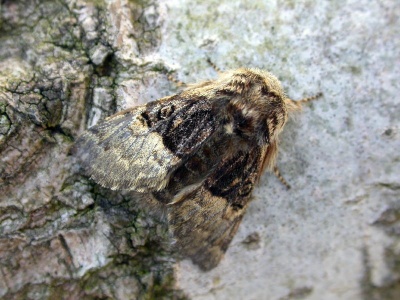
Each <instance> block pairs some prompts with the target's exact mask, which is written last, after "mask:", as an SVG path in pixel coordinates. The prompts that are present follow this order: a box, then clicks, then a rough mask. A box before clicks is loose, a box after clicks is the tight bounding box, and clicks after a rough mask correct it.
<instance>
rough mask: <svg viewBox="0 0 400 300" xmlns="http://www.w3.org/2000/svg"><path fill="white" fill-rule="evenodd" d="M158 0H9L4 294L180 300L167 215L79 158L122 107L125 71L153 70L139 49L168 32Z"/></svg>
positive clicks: (1, 234) (2, 165)
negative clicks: (155, 213)
mask: <svg viewBox="0 0 400 300" xmlns="http://www.w3.org/2000/svg"><path fill="white" fill-rule="evenodd" d="M155 5H156V4H154V3H151V2H147V1H144V2H128V1H112V2H107V1H63V0H60V1H17V2H15V1H3V2H2V11H1V28H0V35H1V42H0V58H1V59H0V61H1V63H0V151H1V158H0V174H1V179H0V180H1V181H0V189H1V195H0V224H1V227H0V262H1V265H0V270H1V272H0V297H3V298H4V299H45V298H47V299H55V298H57V299H95V298H96V299H98V298H104V299H105V298H107V299H160V298H165V299H170V298H176V299H180V298H182V297H183V296H182V294H181V293H180V292H179V291H178V290H175V289H174V274H173V264H172V260H171V259H170V258H169V256H168V255H167V254H166V250H165V242H164V241H163V239H164V238H165V237H166V236H167V228H166V226H165V224H164V223H163V221H162V220H160V219H158V220H157V218H153V217H152V216H151V214H149V213H144V212H143V209H141V208H139V205H137V204H138V203H137V199H136V198H137V197H135V195H133V194H129V193H125V194H123V193H118V192H110V191H108V190H105V189H102V188H100V187H99V186H97V185H96V184H94V183H93V182H91V181H89V180H88V179H87V178H86V177H84V176H82V175H81V173H80V170H79V164H78V162H77V161H76V158H75V157H74V156H72V155H71V154H70V148H71V146H72V145H73V144H74V140H75V139H76V138H77V137H78V136H79V134H80V133H81V132H82V131H83V130H84V129H85V128H87V127H88V126H90V125H92V124H94V123H95V122H97V121H98V120H99V119H101V118H104V117H105V116H107V115H110V114H112V113H114V112H115V111H116V109H117V106H119V105H121V103H120V100H117V98H118V95H117V89H118V87H119V81H121V78H130V80H131V82H133V83H136V84H138V85H140V84H142V83H140V82H141V80H142V79H143V78H145V77H146V76H149V75H146V76H144V75H143V74H144V73H146V74H150V76H153V75H152V74H153V73H154V72H153V71H152V70H151V69H152V68H154V66H148V65H146V64H145V63H144V62H143V61H142V60H141V59H140V57H141V56H143V55H144V53H147V52H148V51H151V50H152V49H153V48H154V47H155V46H157V43H158V40H159V30H158V26H159V24H158V23H157V19H152V17H153V15H152V12H153V11H154V9H155ZM161 71H162V70H161ZM142 85H143V84H142Z"/></svg>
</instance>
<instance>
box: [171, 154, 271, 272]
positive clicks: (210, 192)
mask: <svg viewBox="0 0 400 300" xmlns="http://www.w3.org/2000/svg"><path fill="white" fill-rule="evenodd" d="M265 150H266V149H265V148H261V147H255V148H253V149H251V150H250V151H249V152H248V153H243V152H239V153H237V154H236V155H235V156H234V157H232V158H229V159H225V160H222V161H221V162H220V163H219V165H218V166H217V168H216V169H215V170H214V171H213V172H212V173H211V174H210V175H209V176H208V177H207V178H206V179H205V180H204V181H203V182H202V183H200V184H198V185H197V186H196V185H194V186H189V187H187V188H186V189H184V190H183V191H182V192H181V193H179V194H178V195H177V196H176V197H175V198H174V199H173V201H172V203H170V204H169V205H168V221H169V225H170V230H171V232H172V235H173V237H174V239H175V242H174V250H176V251H178V252H179V253H180V254H181V255H183V256H184V257H189V258H191V259H192V261H193V262H194V263H196V264H197V265H199V266H200V268H201V269H203V270H210V269H212V268H214V267H216V266H217V264H218V263H219V261H220V260H221V258H222V256H223V254H224V253H225V251H226V250H227V248H228V246H229V243H230V242H231V240H232V238H233V236H234V235H235V233H236V231H237V229H238V227H239V224H240V221H241V220H242V217H243V215H244V213H245V211H246V208H247V206H248V203H249V201H250V200H251V193H252V191H253V187H254V184H255V183H256V181H257V180H258V178H259V176H260V172H261V168H262V163H263V158H264V155H265Z"/></svg>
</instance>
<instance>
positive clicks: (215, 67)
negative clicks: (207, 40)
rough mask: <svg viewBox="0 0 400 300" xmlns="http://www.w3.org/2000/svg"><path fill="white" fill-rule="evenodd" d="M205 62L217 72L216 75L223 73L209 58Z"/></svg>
mask: <svg viewBox="0 0 400 300" xmlns="http://www.w3.org/2000/svg"><path fill="white" fill-rule="evenodd" d="M207 62H208V63H209V64H210V66H211V67H213V68H214V70H215V71H217V73H218V74H221V73H222V72H223V71H222V70H221V69H220V68H218V67H217V65H216V64H214V63H213V62H212V61H211V59H210V58H207Z"/></svg>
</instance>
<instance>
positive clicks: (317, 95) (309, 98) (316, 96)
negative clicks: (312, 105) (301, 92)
mask: <svg viewBox="0 0 400 300" xmlns="http://www.w3.org/2000/svg"><path fill="white" fill-rule="evenodd" d="M321 96H322V93H321V92H320V93H318V94H316V95H314V96H311V97H307V98H303V99H300V100H297V101H295V102H297V103H306V102H310V101H312V100H315V99H317V98H319V97H321ZM292 101H293V100H292Z"/></svg>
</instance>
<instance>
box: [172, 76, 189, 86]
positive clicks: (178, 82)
mask: <svg viewBox="0 0 400 300" xmlns="http://www.w3.org/2000/svg"><path fill="white" fill-rule="evenodd" d="M168 80H170V81H172V82H173V83H175V84H176V85H177V86H178V87H181V86H185V85H186V83H184V82H183V81H180V80H179V79H176V78H175V77H174V76H172V74H169V75H168Z"/></svg>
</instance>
